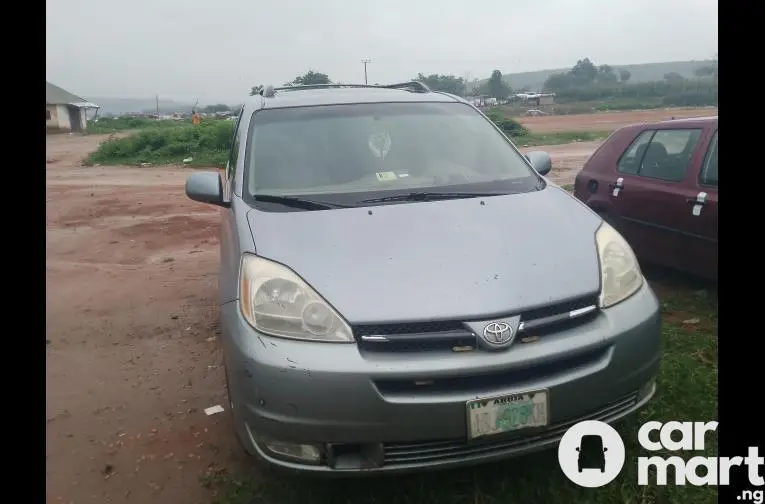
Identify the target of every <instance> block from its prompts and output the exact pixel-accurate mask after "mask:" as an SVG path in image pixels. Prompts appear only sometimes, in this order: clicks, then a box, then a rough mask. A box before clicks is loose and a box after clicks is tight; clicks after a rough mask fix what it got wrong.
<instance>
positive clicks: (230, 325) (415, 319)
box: [186, 82, 660, 473]
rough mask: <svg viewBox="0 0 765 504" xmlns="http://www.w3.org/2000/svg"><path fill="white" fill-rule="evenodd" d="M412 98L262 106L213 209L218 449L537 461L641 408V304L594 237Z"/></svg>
mask: <svg viewBox="0 0 765 504" xmlns="http://www.w3.org/2000/svg"><path fill="white" fill-rule="evenodd" d="M550 169H551V161H550V157H549V156H548V155H547V154H545V153H542V152H533V153H530V154H529V155H528V156H524V155H522V154H521V153H520V152H519V151H518V150H517V149H516V148H515V146H514V145H513V144H512V143H511V142H510V140H509V139H508V138H507V137H506V136H505V135H504V134H503V133H502V132H501V130H499V129H498V128H497V127H496V126H495V125H494V123H492V122H491V121H490V120H489V119H488V118H487V117H486V116H484V115H483V114H482V113H481V112H479V111H478V110H477V109H476V108H475V107H474V106H472V105H470V104H469V103H467V102H466V101H464V100H463V99H461V98H458V97H456V96H453V95H450V94H446V93H441V92H435V91H431V90H430V89H428V88H427V87H426V86H424V85H423V84H421V83H416V82H414V83H404V84H401V85H392V86H361V85H357V86H349V85H326V86H299V87H292V88H277V89H274V88H271V87H269V88H268V89H266V90H265V91H264V92H263V94H262V95H256V96H253V97H251V98H250V99H249V101H248V103H246V104H245V105H244V106H243V108H242V111H241V113H240V114H239V119H238V120H237V122H236V125H235V130H234V133H233V138H232V148H231V152H230V158H229V161H228V165H227V168H226V171H225V175H224V177H223V178H221V177H220V176H219V174H218V173H214V172H211V173H195V174H193V175H191V176H190V177H189V178H188V181H187V183H186V193H187V195H188V197H190V198H191V199H193V200H196V201H201V202H205V203H210V204H214V205H218V206H220V207H221V208H222V211H221V236H220V260H221V264H220V279H219V288H220V321H221V331H222V340H223V346H224V355H225V368H226V379H227V385H228V393H229V399H230V407H231V412H232V415H233V418H234V423H235V426H236V434H237V435H238V437H239V439H240V440H241V442H242V443H243V445H244V447H245V448H246V450H247V451H248V452H250V453H251V454H253V455H255V456H256V457H257V458H258V459H261V460H264V461H266V462H268V463H270V464H272V465H277V466H281V467H285V468H291V469H295V470H300V471H313V472H325V473H342V472H374V471H386V472H387V471H410V470H418V469H422V468H433V467H448V466H455V465H462V464H471V463H478V462H485V461H491V460H496V459H501V458H506V457H509V456H515V455H520V454H524V453H527V452H531V451H535V450H539V449H543V448H546V447H553V446H555V445H556V443H557V442H558V441H559V440H560V438H561V436H562V435H563V433H564V432H565V431H566V429H567V428H568V427H569V426H571V425H573V424H574V423H576V422H578V421H581V420H593V419H594V420H601V421H604V422H613V421H615V420H618V419H620V418H622V417H624V416H626V415H629V414H631V413H633V412H634V411H635V410H637V409H638V408H640V407H642V406H643V405H645V404H646V402H648V401H649V400H650V399H651V397H652V396H653V395H654V392H655V390H656V385H655V377H656V374H657V372H658V367H659V335H660V315H659V304H658V302H657V299H656V297H655V295H654V293H653V291H652V290H651V288H650V286H649V285H648V284H647V282H646V281H645V279H644V277H643V275H642V273H641V270H640V267H639V265H638V262H637V260H636V259H635V255H634V254H633V252H632V250H631V248H630V246H629V245H628V244H627V243H626V242H625V240H624V239H623V238H622V237H621V236H620V235H619V234H618V233H617V232H616V231H615V230H614V229H613V228H612V227H610V226H609V225H608V224H607V223H605V222H603V221H602V219H601V218H600V217H599V216H598V215H597V214H595V213H593V212H592V211H591V210H589V209H588V208H587V207H585V206H584V205H582V204H581V203H580V202H579V201H577V200H576V199H575V198H573V197H572V196H570V195H569V194H568V193H567V192H566V191H565V190H563V189H561V188H560V187H558V186H556V185H554V184H553V183H551V182H550V181H548V180H547V179H545V177H544V176H545V175H546V174H547V173H548V172H549V171H550Z"/></svg>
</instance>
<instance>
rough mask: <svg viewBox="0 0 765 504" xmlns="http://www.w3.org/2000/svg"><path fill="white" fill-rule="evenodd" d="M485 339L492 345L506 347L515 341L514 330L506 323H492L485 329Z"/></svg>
mask: <svg viewBox="0 0 765 504" xmlns="http://www.w3.org/2000/svg"><path fill="white" fill-rule="evenodd" d="M483 339H484V341H486V343H488V344H490V345H505V344H507V343H509V342H510V341H511V340H512V339H513V328H512V327H510V324H507V323H505V322H492V323H491V324H489V325H487V326H486V327H484V329H483Z"/></svg>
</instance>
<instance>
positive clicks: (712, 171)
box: [699, 131, 717, 187]
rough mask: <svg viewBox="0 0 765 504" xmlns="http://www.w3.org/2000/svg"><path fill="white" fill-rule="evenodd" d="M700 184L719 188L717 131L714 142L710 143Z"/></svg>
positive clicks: (713, 138)
mask: <svg viewBox="0 0 765 504" xmlns="http://www.w3.org/2000/svg"><path fill="white" fill-rule="evenodd" d="M699 182H700V183H701V184H702V185H706V186H714V187H717V132H716V131H715V134H714V136H713V137H712V141H711V142H709V148H708V149H707V153H706V156H705V157H704V166H703V168H702V169H701V175H700V177H699Z"/></svg>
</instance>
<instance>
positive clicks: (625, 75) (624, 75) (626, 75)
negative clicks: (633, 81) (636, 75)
mask: <svg viewBox="0 0 765 504" xmlns="http://www.w3.org/2000/svg"><path fill="white" fill-rule="evenodd" d="M630 77H632V72H630V71H629V70H627V69H626V68H620V69H619V81H620V82H621V83H622V84H626V83H627V81H628V80H630Z"/></svg>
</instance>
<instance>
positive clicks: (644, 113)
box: [518, 108, 717, 133]
mask: <svg viewBox="0 0 765 504" xmlns="http://www.w3.org/2000/svg"><path fill="white" fill-rule="evenodd" d="M713 115H717V109H716V108H695V109H694V108H668V109H658V110H637V111H628V112H600V113H597V114H576V115H558V116H537V117H521V118H519V119H518V120H519V122H520V123H521V124H523V125H524V126H526V127H527V128H529V129H530V130H531V131H533V132H534V133H555V132H560V131H608V130H611V131H613V130H616V129H618V128H621V127H622V126H627V125H628V124H635V123H641V122H651V121H664V120H668V119H672V118H673V117H674V118H675V119H680V118H683V117H703V116H713Z"/></svg>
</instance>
